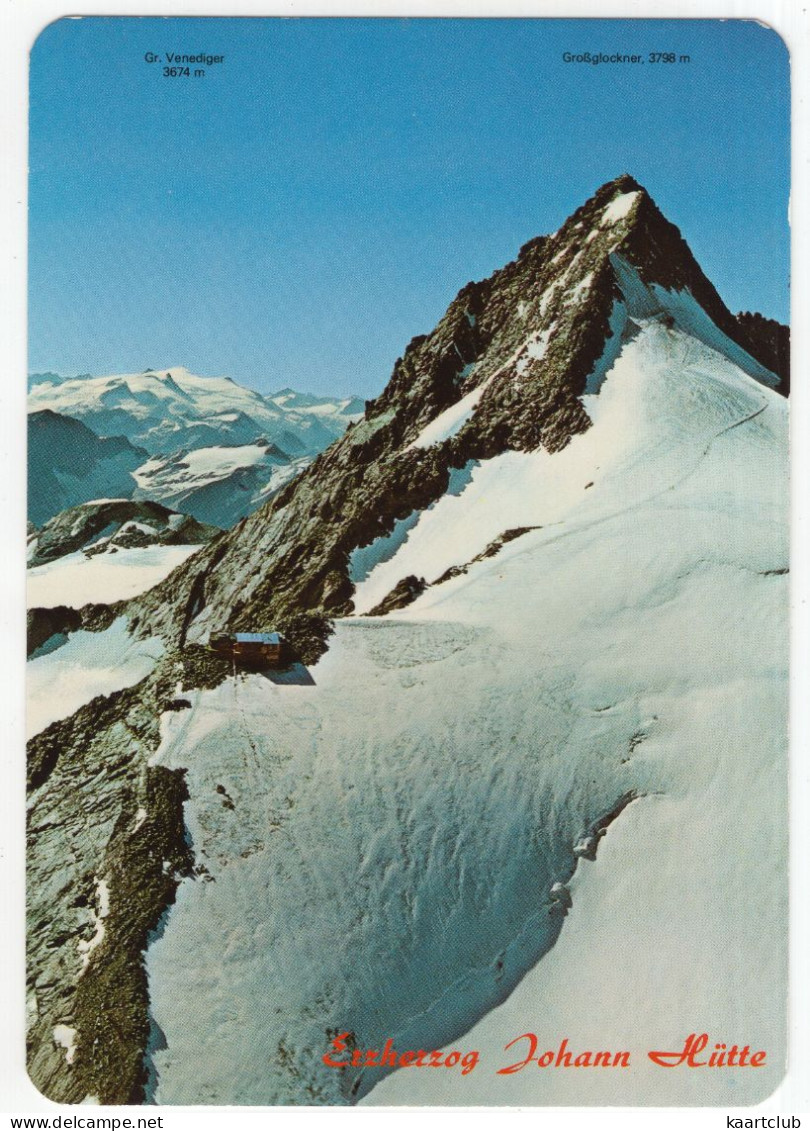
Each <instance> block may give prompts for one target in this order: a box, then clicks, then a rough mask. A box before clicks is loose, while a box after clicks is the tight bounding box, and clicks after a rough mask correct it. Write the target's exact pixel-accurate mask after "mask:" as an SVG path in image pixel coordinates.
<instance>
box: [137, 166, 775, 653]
mask: <svg viewBox="0 0 810 1131" xmlns="http://www.w3.org/2000/svg"><path fill="white" fill-rule="evenodd" d="M634 315H635V316H636V317H641V316H658V317H661V318H664V319H668V320H671V321H672V322H673V323H679V324H682V325H684V326H685V327H686V328H687V329H688V330H689V332H690V333H693V334H694V335H695V336H697V337H701V336H702V337H703V339H704V340H706V341H707V342H708V344H717V343H718V341H722V342H724V343H725V344H726V346H727V347H728V348H731V349H733V350H734V351H736V355H735V356H736V358H737V361H738V364H740V365H741V367H742V368H744V369H745V370H746V371H747V372H749V373H750V374H751V375H752V376H754V377H756V378H757V379H759V380H761V381H762V382H763V383H765V384H769V385H772V386H776V385H777V384H778V378H777V377H776V376H775V375H774V374H773V373H772V372H771V371H770V370H769V369H768V368H767V364H768V362H771V361H772V353H771V352H769V351H768V350H767V349H764V348H763V345H762V340H761V335H757V334H756V333H751V332H749V324H748V323H746V322H745V321H744V320H743V321H740V320H738V319H735V318H734V316H733V315H732V314H731V313H730V312H729V310H728V309H727V308H726V306H725V305H724V304H723V302H722V300H721V299H720V297H719V295H718V294H717V291H716V290H715V288H714V287H713V286H712V284H711V283H710V282H709V280H708V279H707V278H706V276H705V275H704V274H703V272H702V270H701V269H700V267H699V265H698V263H697V262H696V261H695V259H694V257H693V255H692V253H691V251H690V250H689V247H688V245H687V244H686V242H685V241H684V239H683V238H682V236H681V234H680V232H679V231H678V229H677V228H676V227H675V226H674V225H672V224H670V223H669V222H668V221H667V220H666V219H665V217H664V216H663V215H662V214H661V212H660V211H659V210H658V208H657V207H656V205H655V203H654V202H653V201H652V199H651V198H650V196H649V195H648V194H647V193H646V192H645V190H644V189H643V188H641V187H640V186H639V185H638V183H637V182H636V181H634V180H633V178H632V177H629V176H622V177H620V178H618V179H617V180H615V181H612V182H610V183H609V184H606V185H603V186H602V188H600V189H599V190H598V192H596V193H595V195H594V196H593V197H592V198H591V199H590V200H589V201H588V202H587V203H586V204H584V205H583V206H582V207H581V208H579V209H578V210H577V211H576V212H575V213H574V214H573V215H572V216H571V217H570V218H569V220H567V221H566V223H565V224H564V225H563V226H562V228H561V229H560V230H559V231H558V232H556V233H554V234H553V235H551V236H547V237H545V236H540V237H537V238H536V239H534V240H531V241H530V242H529V243H527V244H526V245H525V246H524V247H523V248H522V249H521V251H520V254H519V255H518V257H517V259H516V260H515V261H514V262H513V263H510V264H508V265H507V266H506V267H504V268H502V269H501V270H499V271H496V272H495V274H494V275H492V276H491V277H490V278H489V279H485V280H483V281H482V282H477V283H468V284H467V285H466V286H465V287H463V288H462V290H461V291H460V292H459V294H458V295H457V297H456V298H455V299H454V300H453V302H452V303H451V304H450V306H449V308H448V310H447V312H446V314H445V315H444V317H443V318H442V320H441V321H440V322H439V324H438V326H437V327H436V329H435V330H433V332H432V333H430V334H428V335H422V336H418V337H416V338H414V339H413V340H412V341H411V342H410V344H409V345H408V347H407V349H406V350H405V353H404V355H403V356H402V357H401V358H400V359H399V360H398V361H397V362H396V364H395V366H394V370H393V373H392V375H391V379H390V381H389V383H388V385H387V386H386V388H385V390H384V391H383V392H382V393H381V394H380V396H379V397H377V398H376V399H375V400H373V401H370V402H368V403H367V405H366V411H365V416H364V418H363V420H362V421H360V422H359V423H358V424H356V425H354V426H353V427H351V428H350V429H349V430H348V431H347V433H346V435H345V436H344V437H343V438H342V439H341V440H338V441H337V442H335V443H334V444H333V445H332V446H331V447H330V448H329V449H327V451H325V452H323V453H322V454H321V455H320V456H319V457H318V459H317V460H316V461H315V462H314V464H313V465H312V466H311V467H310V468H309V469H308V470H307V471H306V472H305V473H304V474H303V475H302V476H300V477H299V478H298V479H297V480H295V481H294V482H293V483H291V484H289V485H288V486H287V487H286V488H285V489H283V490H282V491H281V492H280V493H279V494H278V495H277V496H276V497H275V498H274V499H273V500H272V501H271V502H270V503H269V504H267V505H266V506H265V507H263V508H262V509H261V510H259V511H257V512H256V513H255V514H253V515H251V516H250V517H249V518H247V519H246V520H245V521H243V522H241V523H240V524H239V525H238V526H237V527H236V528H235V529H234V530H233V531H230V532H228V533H227V534H226V535H223V536H221V537H219V538H217V539H215V540H214V541H213V542H212V543H211V544H210V546H209V547H208V548H207V549H206V551H205V552H203V553H201V554H199V555H197V556H195V558H194V560H193V562H189V563H188V565H186V566H185V567H183V568H181V569H179V570H177V571H175V573H174V574H172V575H171V577H170V578H169V579H167V581H166V582H164V583H163V584H162V585H160V586H158V587H157V588H156V589H154V590H153V591H152V592H151V593H149V594H147V595H146V596H145V597H144V598H142V599H141V600H139V601H138V602H136V607H135V608H134V609H133V614H134V625H135V627H136V629H137V630H138V631H140V632H148V633H151V632H158V633H161V634H162V635H164V636H165V637H168V638H169V639H171V640H172V641H174V642H176V643H179V644H183V643H185V642H187V641H205V640H206V639H207V636H208V633H209V632H210V631H211V630H212V629H213V630H218V629H222V628H226V627H230V628H234V629H236V628H238V629H255V630H261V629H267V628H272V627H282V628H283V627H284V626H285V624H286V623H287V621H288V620H289V618H291V617H292V616H294V615H295V614H297V613H299V612H300V611H301V610H302V609H303V610H310V611H316V612H318V613H319V614H322V615H326V616H340V615H343V614H345V613H348V612H351V611H352V607H353V606H352V593H353V589H354V586H353V582H352V579H351V577H350V557H351V554H352V552H353V551H355V550H356V549H357V548H359V547H363V546H367V545H369V544H370V543H372V542H373V541H374V540H375V539H377V538H379V537H381V536H384V535H387V534H389V533H390V532H391V531H392V529H394V526H395V524H396V523H397V522H398V521H403V520H406V519H407V518H408V516H409V515H411V514H412V513H413V512H414V511H419V510H423V509H424V508H426V507H428V506H430V505H431V504H432V503H433V502H435V501H436V500H437V499H438V498H439V497H441V496H442V495H443V494H444V493H445V492H446V491H447V490H448V487H449V485H450V478H451V474H452V473H453V472H454V471H456V472H457V473H462V472H463V469H464V468H465V467H466V466H468V465H469V463H470V461H472V460H483V459H487V458H489V457H491V456H494V455H496V454H499V453H501V452H503V451H505V450H507V449H510V448H512V449H517V450H531V449H534V448H537V447H538V446H541V445H542V446H543V447H545V448H546V449H548V450H549V451H552V452H553V451H558V450H560V449H561V448H563V447H564V446H565V445H566V444H567V443H568V441H569V439H570V438H571V436H572V435H574V434H575V433H577V432H581V431H584V430H585V429H586V428H588V426H589V423H590V422H589V420H588V417H587V415H586V413H585V412H584V410H583V408H582V405H581V403H580V400H579V397H580V396H581V394H582V393H583V392H585V391H586V389H588V390H589V391H592V390H593V388H594V387H597V386H598V383H599V381H600V380H601V378H602V375H603V374H604V372H605V370H606V369H607V368H609V366H610V364H611V363H612V360H613V358H614V357H615V355H616V352H617V351H618V348H619V343H620V339H621V335H622V333H623V332H624V331H625V330H626V329H627V327H628V323H629V324H630V325H632V318H633V316H634ZM482 549H483V547H482Z"/></svg>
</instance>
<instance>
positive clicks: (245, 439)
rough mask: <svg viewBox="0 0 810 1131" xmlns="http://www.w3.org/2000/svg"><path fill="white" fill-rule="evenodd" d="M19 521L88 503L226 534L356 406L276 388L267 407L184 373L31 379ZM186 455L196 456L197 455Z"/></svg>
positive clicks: (355, 415)
mask: <svg viewBox="0 0 810 1131" xmlns="http://www.w3.org/2000/svg"><path fill="white" fill-rule="evenodd" d="M28 399H29V414H30V415H29V446H30V453H31V456H30V465H29V519H30V520H31V521H32V522H34V523H36V524H38V525H39V524H41V523H43V522H45V521H46V520H47V519H49V518H51V517H52V516H53V515H55V514H57V513H58V512H59V511H60V510H63V509H65V508H66V507H70V506H75V505H76V504H78V503H82V502H87V501H89V500H90V499H92V498H94V497H95V496H97V495H110V494H114V495H116V496H120V497H124V498H130V497H135V498H149V499H156V500H161V501H165V502H167V503H169V504H171V505H175V504H177V505H178V506H180V508H181V509H182V510H183V511H185V512H186V513H188V514H191V515H194V516H195V517H197V518H199V519H200V520H201V521H204V522H211V523H213V524H215V525H217V526H223V527H227V526H230V525H232V524H233V523H234V522H236V521H238V519H240V518H243V517H244V516H245V515H247V514H249V513H250V512H251V511H252V510H255V508H256V507H257V506H259V505H260V504H261V503H262V502H265V501H266V500H267V499H268V498H270V497H271V495H272V494H273V492H274V491H275V490H277V489H278V487H280V486H281V485H283V484H284V483H286V482H287V481H288V480H289V479H291V478H293V477H294V476H295V475H297V474H298V472H299V471H301V470H302V469H303V468H304V467H306V466H307V465H308V464H309V463H310V462H311V460H312V458H313V457H314V456H315V455H317V454H318V453H319V452H320V451H322V450H323V449H324V448H326V447H328V446H329V444H331V442H332V441H333V440H334V439H336V438H337V437H338V436H341V435H342V434H343V432H344V431H345V429H346V427H347V425H349V424H350V423H352V422H354V421H357V420H359V419H360V418H361V417H362V414H363V411H364V407H365V406H364V402H363V401H361V400H358V399H357V398H356V397H316V396H311V395H309V394H306V393H299V392H296V391H295V390H293V389H289V388H285V389H281V390H280V391H279V392H277V393H274V394H272V395H271V396H269V397H264V396H262V395H261V394H260V393H257V392H256V391H255V390H252V389H246V388H244V387H243V386H241V385H238V384H236V382H234V381H232V380H231V379H230V378H228V377H198V376H196V375H195V374H193V373H189V371H188V370H187V369H185V368H183V367H174V368H172V369H164V370H159V371H152V370H147V371H145V372H144V373H137V374H122V375H117V376H108V377H91V376H90V375H82V376H79V377H67V378H66V377H62V376H60V375H59V374H56V373H35V374H32V375H31V376H30V377H29V397H28ZM195 453H197V454H196V455H195Z"/></svg>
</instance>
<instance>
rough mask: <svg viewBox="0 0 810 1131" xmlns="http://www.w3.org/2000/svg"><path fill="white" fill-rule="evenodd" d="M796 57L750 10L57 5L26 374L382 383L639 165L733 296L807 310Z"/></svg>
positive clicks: (38, 160)
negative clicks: (168, 58)
mask: <svg viewBox="0 0 810 1131" xmlns="http://www.w3.org/2000/svg"><path fill="white" fill-rule="evenodd" d="M147 51H153V52H155V53H157V54H159V55H161V56H165V54H166V53H167V52H170V51H176V52H180V53H197V52H206V53H211V54H217V53H218V54H224V56H225V61H224V63H223V64H221V65H214V66H211V67H208V68H206V75H205V77H203V78H193V77H192V78H167V77H163V75H162V74H161V65H160V64H148V63H146V62H145V61H144V54H145V53H146V52H147ZM564 51H573V52H577V53H581V52H584V51H590V52H592V53H593V52H597V51H601V52H605V53H611V52H614V51H621V52H625V53H634V52H639V53H642V54H644V55H645V56H646V55H647V53H648V52H649V51H674V52H676V53H678V54H679V55H680V54H688V55H689V56H690V57H691V62H690V63H688V64H669V65H665V64H664V65H652V64H645V65H644V66H610V65H603V66H587V65H574V64H565V63H563V61H562V53H563V52H564ZM788 67H789V64H788V58H787V51H786V49H785V47H784V45H783V43H782V41H781V40H780V39H779V37H778V36H777V35H776V33H774V32H773V31H770V30H769V29H767V28H764V27H762V26H760V25H759V24H757V23H755V22H752V21H747V22H743V21H712V20H705V21H703V20H656V21H652V20H639V21H632V20H543V19H539V20H462V19H459V20H418V19H411V20H404V19H381V20H367V19H364V20H350V19H345V20H340V19H321V20H314V19H313V20H304V19H301V20H274V19H155V18H122V17H111V18H85V19H80V20H75V19H65V20H61V21H59V22H57V23H55V24H51V25H50V26H49V27H48V28H46V29H45V31H44V32H43V33H42V34H41V36H40V37H39V39H38V40H37V42H36V44H35V46H34V49H33V52H32V66H31V135H30V167H31V177H30V270H29V278H30V300H29V308H30V368H31V369H32V370H44V369H53V370H56V371H57V372H61V373H65V374H73V373H78V372H91V373H112V372H127V371H129V372H132V371H137V370H142V369H145V368H146V367H151V368H154V369H157V368H161V367H164V366H167V365H186V366H188V368H190V369H192V370H193V371H195V372H198V373H203V374H211V375H213V374H227V375H228V376H231V377H233V378H234V379H235V380H237V381H240V382H242V383H245V384H249V385H253V386H255V387H257V388H260V389H262V390H264V391H269V390H271V389H275V388H278V387H280V386H282V385H288V384H289V385H292V386H293V387H296V388H300V389H304V390H308V391H314V392H337V393H349V392H353V393H358V394H360V395H362V396H371V395H373V394H375V393H376V392H378V391H379V390H380V389H381V388H382V387H383V385H384V384H385V382H386V381H387V379H388V376H389V374H390V371H391V367H392V364H393V362H394V360H395V358H396V357H397V356H398V355H399V354H400V353H401V352H402V350H403V349H404V347H405V345H406V344H407V342H408V341H409V339H410V338H411V337H413V335H414V334H417V333H424V332H427V331H429V330H430V329H431V328H432V327H433V326H434V325H435V323H436V322H437V320H438V319H439V317H440V316H441V314H442V313H443V311H444V309H445V308H446V306H447V304H448V303H449V302H450V300H451V299H452V298H453V296H454V295H455V294H456V292H457V291H458V290H459V289H460V288H461V287H462V286H463V285H464V284H465V283H466V282H467V281H468V280H470V279H474V278H481V277H483V276H485V275H488V274H489V273H491V271H493V270H494V269H495V268H496V267H499V266H501V265H502V264H504V263H506V262H508V261H509V260H510V259H512V258H514V256H515V254H516V253H517V250H518V248H519V247H520V245H521V244H522V243H524V242H525V241H526V240H527V239H529V238H530V237H532V236H534V235H537V234H539V233H543V232H548V231H552V230H554V229H555V228H557V227H558V226H559V224H560V223H561V222H562V221H563V220H564V219H565V217H566V216H568V215H569V214H570V213H571V212H572V211H573V210H574V209H575V208H576V207H578V206H579V205H580V204H581V203H582V202H583V201H584V200H585V199H586V198H587V197H588V196H590V195H591V194H592V193H593V191H594V190H595V189H596V188H597V187H598V186H599V185H600V184H602V183H603V182H604V181H607V180H610V179H612V178H613V177H615V176H617V175H618V174H619V173H622V172H630V173H632V175H633V176H635V177H636V178H637V180H639V181H640V182H641V183H642V184H643V185H645V187H646V188H647V189H648V190H649V192H650V193H651V194H652V196H653V197H654V198H655V200H656V201H657V203H658V204H659V206H660V207H661V208H662V210H663V211H664V212H665V214H666V215H667V216H668V217H669V219H671V220H672V221H673V222H674V223H676V224H677V225H678V226H679V227H680V228H681V230H682V232H683V234H684V236H685V237H686V239H687V241H688V242H689V244H690V246H691V248H692V250H693V251H694V253H695V254H696V256H697V258H698V260H699V262H700V263H701V265H702V266H703V268H704V270H705V271H706V273H707V274H708V275H709V277H710V278H711V280H712V281H713V282H714V284H715V285H716V286H717V288H718V290H719V291H720V294H721V295H722V297H723V298H724V299H725V301H726V302H727V304H728V305H729V306H730V307H731V309H732V310H738V309H757V310H760V311H761V312H762V313H763V314H766V315H768V316H770V317H775V318H779V319H780V320H781V321H787V320H788V266H789V230H788V226H787V205H788V194H789V156H788V137H789V94H788Z"/></svg>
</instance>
